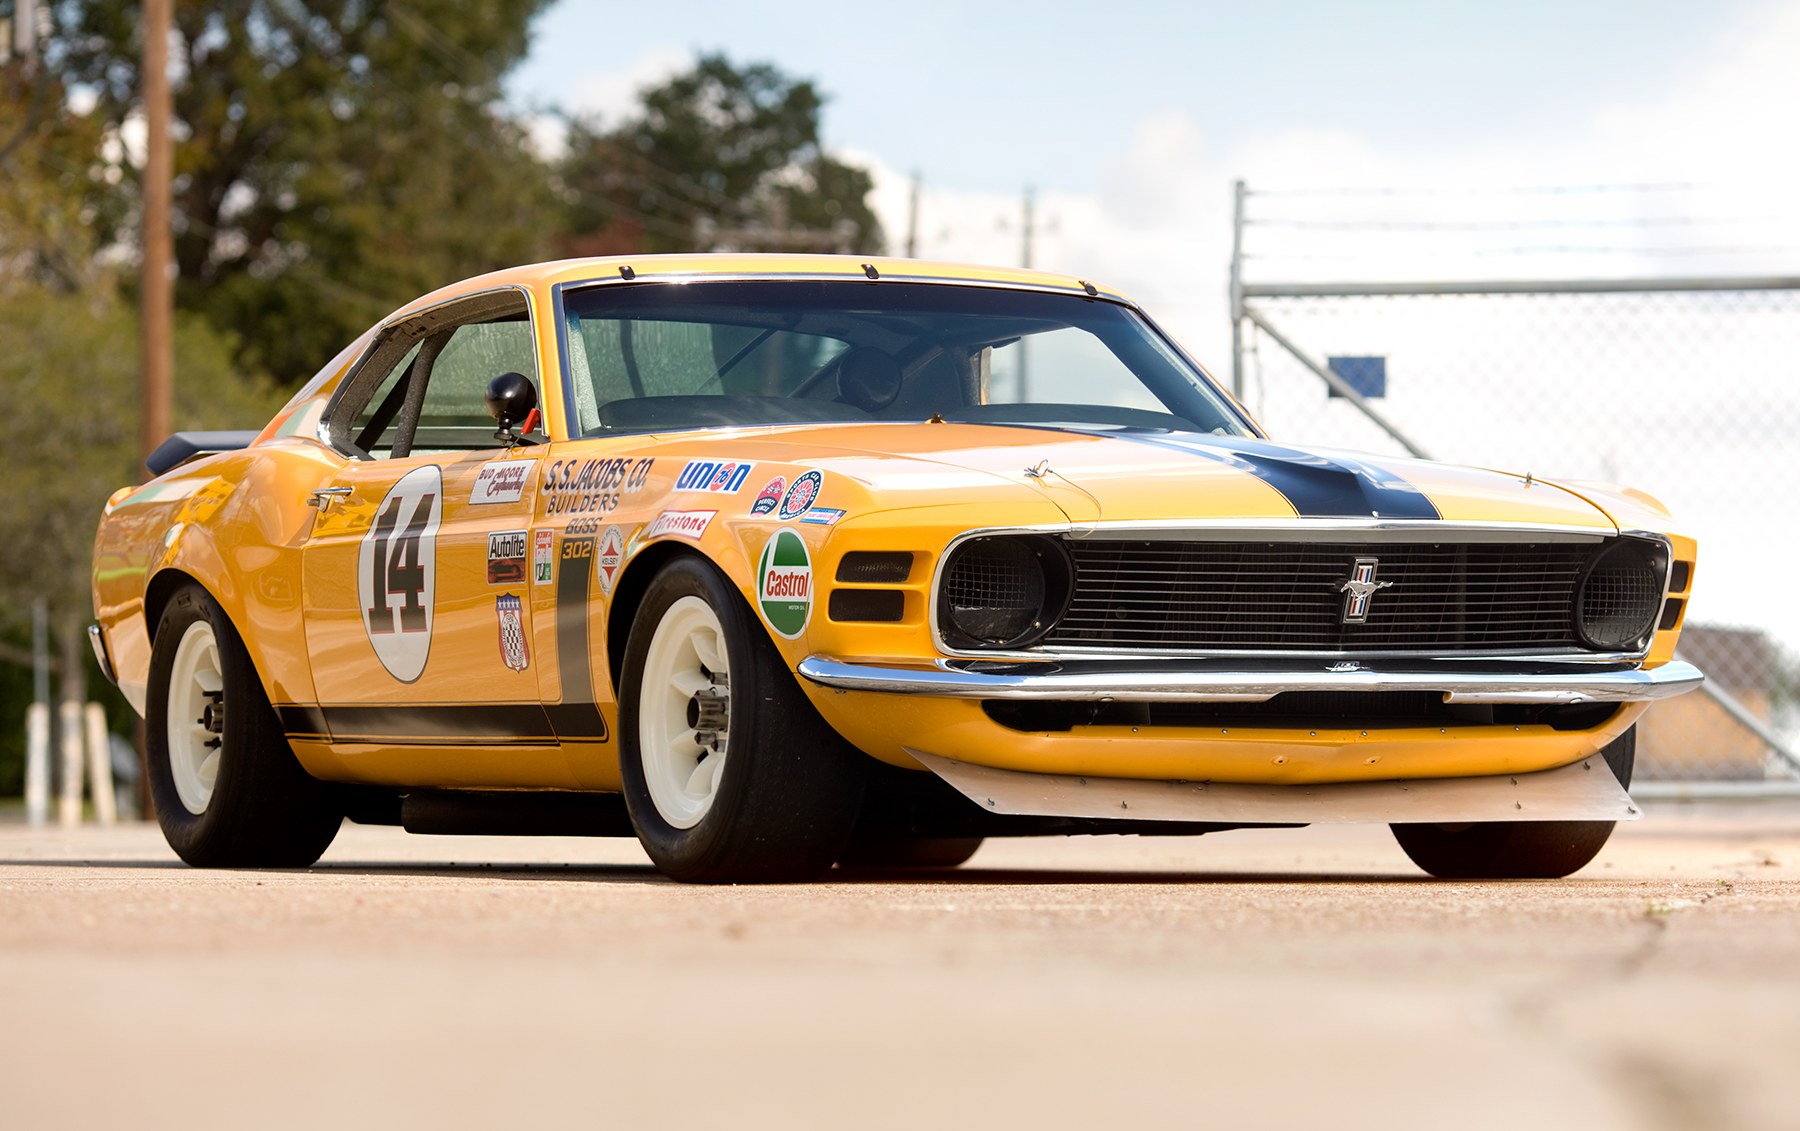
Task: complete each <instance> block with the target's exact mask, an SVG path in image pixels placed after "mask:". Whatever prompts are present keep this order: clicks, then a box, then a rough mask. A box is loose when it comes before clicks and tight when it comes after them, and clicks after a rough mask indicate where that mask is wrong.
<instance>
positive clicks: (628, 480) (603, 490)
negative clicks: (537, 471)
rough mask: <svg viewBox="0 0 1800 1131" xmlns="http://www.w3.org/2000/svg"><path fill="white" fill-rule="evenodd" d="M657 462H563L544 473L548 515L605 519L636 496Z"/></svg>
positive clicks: (576, 460) (544, 490)
mask: <svg viewBox="0 0 1800 1131" xmlns="http://www.w3.org/2000/svg"><path fill="white" fill-rule="evenodd" d="M655 462H656V461H655V460H653V459H559V460H552V461H551V463H550V466H549V468H548V469H547V470H546V471H545V472H544V485H543V489H542V491H541V492H539V493H540V494H542V495H543V497H544V513H545V514H546V515H559V514H564V515H603V514H607V513H609V512H611V511H612V510H613V509H614V508H615V507H617V506H618V505H619V503H620V502H621V501H622V500H624V499H626V498H629V497H630V496H632V495H634V494H636V493H637V492H638V490H639V489H641V488H642V487H643V486H644V484H645V482H647V481H648V480H649V478H650V468H651V465H653V464H654V463H655Z"/></svg>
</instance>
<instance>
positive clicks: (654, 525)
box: [644, 511, 719, 541]
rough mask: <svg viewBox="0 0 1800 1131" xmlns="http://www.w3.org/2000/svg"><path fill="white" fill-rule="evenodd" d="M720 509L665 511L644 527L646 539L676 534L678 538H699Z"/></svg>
mask: <svg viewBox="0 0 1800 1131" xmlns="http://www.w3.org/2000/svg"><path fill="white" fill-rule="evenodd" d="M718 513H719V512H718V511H664V512H662V513H661V514H659V515H657V516H656V517H655V518H654V519H652V520H651V522H650V525H649V526H646V527H644V539H645V540H646V541H648V540H649V539H651V538H661V537H663V536H664V535H674V536H675V537H677V538H694V539H698V538H699V537H700V536H701V535H702V534H705V533H706V528H707V527H708V526H709V525H711V524H712V520H713V515H716V514H718Z"/></svg>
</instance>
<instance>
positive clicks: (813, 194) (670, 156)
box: [562, 55, 882, 254]
mask: <svg viewBox="0 0 1800 1131" xmlns="http://www.w3.org/2000/svg"><path fill="white" fill-rule="evenodd" d="M642 99H643V107H642V109H641V110H640V111H639V112H638V113H637V114H635V115H634V116H632V117H630V118H628V119H627V120H626V121H624V122H623V123H620V124H619V125H618V126H617V127H615V128H611V129H608V128H606V127H605V125H604V124H603V123H601V122H598V121H596V120H592V119H588V120H577V121H575V122H574V123H572V124H571V127H570V131H569V147H568V155H567V157H566V158H565V160H564V163H563V168H562V181H563V184H564V187H565V190H566V192H567V194H568V197H569V219H568V228H569V236H568V239H567V246H568V247H569V249H570V250H572V251H577V252H580V253H588V254H591V253H622V252H632V251H645V252H662V251H697V250H700V251H704V250H712V249H731V250H737V251H840V252H847V253H849V252H863V253H870V254H873V253H876V252H879V251H880V250H881V246H882V233H881V225H880V222H879V221H878V220H877V219H876V218H875V214H874V212H873V210H871V209H870V207H869V205H868V200H867V197H868V193H869V189H870V187H871V183H872V182H871V180H870V177H869V174H868V172H867V171H866V170H864V169H859V168H856V167H855V166H851V165H846V164H844V163H842V162H840V161H838V160H836V159H835V158H832V157H830V156H828V155H826V154H825V153H824V151H823V150H822V149H821V147H820V144H819V115H820V111H821V110H822V109H823V107H824V97H823V96H822V95H821V94H820V93H819V92H818V90H816V89H815V88H814V86H813V84H812V83H810V82H805V81H801V80H797V79H794V78H791V77H790V76H788V75H786V74H783V73H782V72H781V71H779V70H777V69H776V68H775V67H773V66H771V65H769V64H766V63H757V64H751V65H749V66H744V67H737V66H734V65H733V64H732V63H731V62H730V61H729V60H727V59H726V58H724V57H723V56H720V55H706V56H702V57H701V58H700V60H699V61H698V62H697V63H696V64H695V65H694V68H693V69H692V70H691V71H688V72H685V73H683V74H679V75H676V76H675V77H673V78H671V79H669V80H668V81H667V82H665V83H663V84H662V85H661V86H657V87H653V88H651V89H649V90H646V91H645V92H644V93H643V96H642Z"/></svg>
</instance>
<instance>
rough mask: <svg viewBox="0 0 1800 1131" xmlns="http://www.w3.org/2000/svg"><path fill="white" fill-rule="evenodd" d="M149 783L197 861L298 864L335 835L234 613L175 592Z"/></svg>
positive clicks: (153, 708) (158, 653)
mask: <svg viewBox="0 0 1800 1131" xmlns="http://www.w3.org/2000/svg"><path fill="white" fill-rule="evenodd" d="M144 721H145V735H146V745H147V749H148V754H149V770H150V791H151V796H152V797H153V798H154V799H155V801H156V819H157V823H158V824H160V825H161V826H162V831H163V836H164V837H165V838H166V839H167V840H168V842H169V847H171V848H173V849H174V850H175V854H176V855H177V856H180V857H181V858H182V859H183V860H185V861H187V862H188V863H189V864H192V865H194V866H195V867H200V868H255V867H271V868H304V867H306V866H307V865H309V864H311V863H312V862H313V861H315V860H317V859H318V858H319V856H320V854H322V853H323V852H324V851H325V849H326V848H327V847H328V846H329V845H330V844H331V841H332V838H333V837H335V836H337V830H338V826H340V825H341V824H342V823H343V814H342V812H341V811H340V810H339V809H338V808H337V807H336V806H335V805H334V804H333V802H332V798H331V795H330V793H329V787H327V786H326V785H325V784H324V783H323V782H320V781H318V780H317V779H315V778H313V777H311V776H309V775H308V774H307V773H306V771H305V770H303V769H301V768H300V763H299V762H298V761H297V760H295V758H294V752H293V750H292V749H291V748H290V747H289V746H288V743H287V737H286V736H285V735H284V734H283V733H282V730H281V726H280V723H279V721H278V720H277V719H276V717H275V710H274V708H272V707H271V706H269V699H268V695H267V694H266V693H265V692H264V691H263V686H262V680H261V679H259V678H258V677H257V674H256V668H255V665H254V664H252V663H251V660H250V654H249V652H248V651H247V650H246V649H245V648H244V642H243V640H242V638H240V637H239V636H238V634H237V630H236V629H235V628H233V627H232V624H231V621H230V620H229V619H228V618H227V617H226V616H225V614H224V612H223V611H222V610H221V609H220V608H219V606H218V603H217V602H215V601H214V600H213V599H212V597H211V596H210V595H208V594H207V592H206V591H205V590H204V589H201V588H200V587H199V586H197V585H189V586H186V587H184V588H182V589H180V590H178V591H177V592H176V593H175V595H174V596H173V597H172V598H170V600H169V603H168V605H167V606H166V607H165V608H164V610H163V615H162V619H161V620H160V621H159V622H158V624H157V626H156V636H155V642H154V644H153V645H152V646H151V651H150V679H149V689H148V698H147V702H146V712H145V719H144Z"/></svg>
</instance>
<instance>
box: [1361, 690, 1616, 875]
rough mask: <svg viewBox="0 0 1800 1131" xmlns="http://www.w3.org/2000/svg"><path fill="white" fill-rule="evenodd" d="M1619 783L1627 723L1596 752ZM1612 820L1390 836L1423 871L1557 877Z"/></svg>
mask: <svg viewBox="0 0 1800 1131" xmlns="http://www.w3.org/2000/svg"><path fill="white" fill-rule="evenodd" d="M1601 755H1602V756H1603V757H1604V758H1605V759H1606V764H1607V765H1608V766H1610V767H1611V768H1612V771H1613V775H1614V776H1615V777H1617V778H1618V779H1619V784H1620V785H1625V786H1629V785H1630V784H1631V769H1632V764H1633V763H1634V762H1635V761H1636V760H1637V727H1635V726H1633V727H1632V728H1631V729H1630V730H1627V731H1626V732H1625V733H1624V734H1622V735H1620V736H1619V737H1618V738H1615V739H1613V740H1612V741H1611V742H1610V743H1608V744H1607V746H1606V749H1604V750H1602V751H1601ZM1613 824H1614V822H1612V821H1485V822H1474V823H1471V824H1466V825H1393V826H1391V827H1392V828H1393V830H1394V839H1395V840H1397V841H1399V842H1400V847H1401V848H1402V849H1404V850H1405V851H1406V854H1407V855H1408V856H1410V857H1411V858H1412V861H1413V863H1415V864H1417V865H1418V866H1419V867H1421V868H1423V869H1424V870H1425V871H1426V872H1428V873H1430V874H1431V875H1433V876H1436V877H1438V878H1439V879H1444V880H1560V879H1562V878H1563V877H1564V876H1567V875H1570V874H1571V873H1573V872H1576V871H1579V870H1580V869H1581V868H1584V867H1586V866H1587V864H1588V863H1589V862H1590V861H1592V860H1593V859H1594V857H1595V856H1597V855H1599V853H1600V850H1601V849H1602V848H1604V847H1605V846H1606V841H1607V838H1609V837H1611V836H1612V831H1613Z"/></svg>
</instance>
